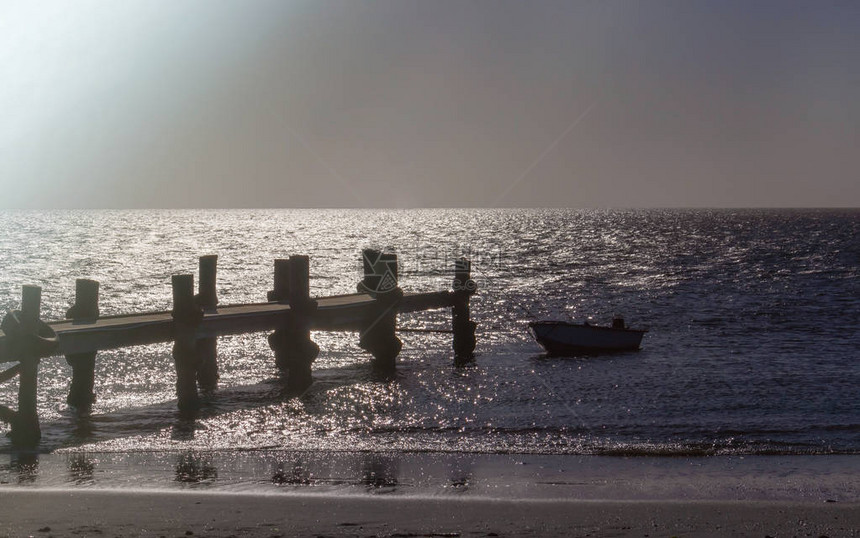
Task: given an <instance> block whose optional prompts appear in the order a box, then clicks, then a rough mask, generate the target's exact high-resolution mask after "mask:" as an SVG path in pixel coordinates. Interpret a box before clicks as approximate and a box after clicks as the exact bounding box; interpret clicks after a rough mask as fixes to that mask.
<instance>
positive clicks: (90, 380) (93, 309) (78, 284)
mask: <svg viewBox="0 0 860 538" xmlns="http://www.w3.org/2000/svg"><path fill="white" fill-rule="evenodd" d="M98 317H99V283H98V282H96V281H95V280H88V279H85V278H79V279H77V280H76V281H75V304H74V305H72V307H71V308H69V310H68V312H66V318H67V319H71V320H73V321H79V322H87V321H95V320H96V319H98ZM66 362H67V363H69V366H71V367H72V382H71V384H70V386H69V395H68V397H67V398H66V403H68V404H69V405H70V406H72V407H76V408H78V409H84V410H85V409H88V408H89V407H91V406H92V404H93V403H94V402H95V401H96V395H95V390H94V385H95V368H96V352H90V353H77V354H72V355H66Z"/></svg>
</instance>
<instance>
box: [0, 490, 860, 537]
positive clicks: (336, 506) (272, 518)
mask: <svg viewBox="0 0 860 538" xmlns="http://www.w3.org/2000/svg"><path fill="white" fill-rule="evenodd" d="M0 512H2V514H3V515H2V531H0V534H2V535H8V536H46V537H47V536H212V537H228V536H266V537H273V536H392V537H406V536H437V537H438V536H640V537H641V536H762V537H764V536H815V537H819V536H830V537H837V536H856V535H857V533H858V532H860V504H858V503H809V502H803V503H799V502H788V501H766V502H763V501H583V500H575V501H568V500H540V501H536V500H487V499H475V498H464V499H453V498H447V499H438V498H414V497H413V498H403V497H381V496H375V497H367V496H364V497H358V496H318V495H257V494H236V493H198V492H171V491H151V490H149V491H104V490H102V491H87V490H23V489H14V490H12V489H7V490H0Z"/></svg>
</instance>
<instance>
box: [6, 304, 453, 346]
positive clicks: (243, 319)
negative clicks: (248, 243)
mask: <svg viewBox="0 0 860 538" xmlns="http://www.w3.org/2000/svg"><path fill="white" fill-rule="evenodd" d="M376 301H377V299H375V298H373V297H371V296H370V295H367V294H363V293H359V294H352V295H339V296H333V297H322V298H319V299H317V302H318V308H317V309H316V311H315V312H314V313H313V314H312V320H311V329H312V330H319V331H358V330H360V329H361V327H362V323H363V321H364V320H365V319H366V317H367V316H368V315H370V314H371V313H372V312H373V305H374V304H375V303H376ZM452 301H453V294H452V292H450V291H438V292H430V293H409V294H405V295H404V296H403V298H402V299H401V300H400V301H399V302H398V303H397V306H396V308H397V311H398V312H400V313H408V312H418V311H421V310H432V309H437V308H446V307H450V306H452V304H453V303H452ZM289 311H290V306H289V304H287V303H286V302H271V303H255V304H241V305H227V306H218V307H216V308H214V309H211V310H208V311H207V312H206V313H205V314H204V316H203V319H202V321H201V322H200V324H199V325H198V327H197V334H196V337H197V338H211V337H215V336H221V335H228V334H241V333H249V332H259V331H270V330H274V329H276V328H278V327H279V326H281V325H282V323H283V318H284V316H286V315H287V313H288V312H289ZM49 325H50V326H51V328H53V329H54V331H56V333H57V338H58V340H59V347H58V348H57V349H56V350H55V352H54V353H53V354H54V355H73V354H78V353H91V352H94V351H99V350H103V349H116V348H121V347H127V346H135V345H144V344H154V343H159V342H172V341H173V340H174V336H175V335H174V320H173V317H172V316H171V313H170V312H149V313H144V314H130V315H121V316H104V317H101V318H98V319H95V320H81V321H73V320H64V321H56V322H52V323H49ZM16 360H18V357H12V356H10V354H9V353H8V351H7V346H6V335H5V334H3V332H2V331H0V363H3V362H10V361H16Z"/></svg>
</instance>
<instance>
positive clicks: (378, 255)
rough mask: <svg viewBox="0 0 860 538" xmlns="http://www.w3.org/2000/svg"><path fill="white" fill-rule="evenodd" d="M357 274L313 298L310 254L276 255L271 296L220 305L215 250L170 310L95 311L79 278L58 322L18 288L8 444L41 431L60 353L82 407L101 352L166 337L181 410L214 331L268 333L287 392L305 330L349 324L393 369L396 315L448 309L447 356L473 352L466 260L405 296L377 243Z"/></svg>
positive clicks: (303, 366)
mask: <svg viewBox="0 0 860 538" xmlns="http://www.w3.org/2000/svg"><path fill="white" fill-rule="evenodd" d="M362 260H363V267H364V278H363V279H362V281H361V282H360V283H359V284H358V293H355V294H350V295H335V296H329V297H319V298H311V297H310V292H309V290H310V287H309V281H310V270H309V259H308V257H307V256H291V257H290V258H289V259H281V260H275V273H274V287H273V289H272V290H271V291H269V293H268V296H267V298H268V301H266V302H260V303H252V304H236V305H223V306H222V305H219V304H218V299H217V289H216V264H217V257H216V256H203V257H201V258H200V276H199V280H198V282H199V288H198V293H197V294H195V293H194V276H193V275H174V276H173V277H172V282H171V283H172V288H173V310H171V311H163V312H144V313H135V314H128V315H119V316H104V317H100V316H99V310H98V289H99V284H98V282H95V281H93V280H87V279H79V280H78V281H77V282H76V289H75V291H76V296H75V304H74V305H73V306H72V307H71V308H70V309H69V311H68V313H67V315H66V318H67V319H65V320H58V321H53V322H45V321H43V320H41V319H40V316H39V309H40V304H41V288H39V287H37V286H24V287H23V291H22V301H21V309H20V310H15V311H12V312H9V313H8V314H7V315H6V316H5V318H4V319H3V322H2V325H0V329H2V330H0V363H5V362H13V361H17V364H15V365H14V366H12V367H10V368H8V369H6V370H5V371H2V372H0V382H6V381H10V380H12V379H14V378H15V377H18V378H19V388H18V409H17V410H13V409H11V408H10V407H7V406H3V405H0V420H3V421H6V422H8V423H10V425H11V432H10V433H11V437H12V442H13V443H14V444H15V445H17V446H22V447H32V446H36V445H37V444H38V442H39V439H40V437H41V430H40V427H39V417H38V413H37V410H36V394H37V390H38V381H37V379H38V364H39V361H40V360H42V359H45V358H48V357H53V356H60V355H62V356H64V357H65V358H66V360H67V361H68V363H69V364H70V365H71V367H72V379H71V383H70V389H69V396H68V399H67V403H68V404H69V405H70V406H73V407H76V408H79V409H85V408H88V407H89V406H91V405H92V403H93V402H94V401H95V389H94V371H95V361H96V355H97V353H98V352H99V351H102V350H108V349H116V348H122V347H128V346H136V345H144V344H153V343H164V342H173V358H174V364H175V375H176V395H177V398H178V405H179V408H180V409H182V410H193V409H196V408H197V406H198V405H199V396H198V389H200V390H210V391H211V390H214V389H215V388H216V387H217V382H218V361H217V338H218V337H219V336H223V335H230V334H240V333H251V332H267V331H272V332H271V333H270V334H269V336H268V340H269V345H270V347H271V348H272V350H273V352H274V355H275V363H276V364H277V366H278V368H279V369H280V370H281V371H282V372H283V373H284V375H286V377H287V386H288V388H289V389H290V390H291V391H292V392H294V393H295V392H301V391H302V390H304V389H306V388H307V387H308V386H309V385H310V384H311V383H312V382H313V378H312V371H311V364H312V363H313V361H314V359H316V357H317V355H318V353H319V347H318V346H317V345H316V344H315V343H314V342H313V340H311V337H310V331H312V330H317V331H319V330H321V331H353V332H357V333H358V334H359V345H360V346H361V348H362V349H364V350H366V351H368V352H369V353H370V354H371V355H372V356H373V361H372V364H373V367H374V369H377V370H380V371H393V370H394V369H395V367H396V358H397V355H398V354H399V353H400V349H401V347H402V343H401V342H400V339H399V338H397V334H396V332H397V314H398V313H408V312H417V311H423V310H433V309H441V308H451V311H452V316H451V320H452V322H451V330H450V332H451V333H452V334H453V351H454V361H455V363H457V364H463V363H466V362H469V361H471V360H472V359H473V356H474V349H475V323H474V322H473V321H471V319H470V314H469V299H470V297H471V295H472V294H473V293H474V292H475V283H474V281H473V280H472V279H471V266H470V263H469V261H468V260H467V259H465V258H460V259H459V260H456V262H455V268H454V279H453V285H452V289H451V290H444V291H434V292H426V293H404V292H403V291H402V290H401V289H400V287H399V283H398V266H397V256H396V255H395V254H392V253H386V252H380V251H377V250H371V249H368V250H365V251H363V252H362Z"/></svg>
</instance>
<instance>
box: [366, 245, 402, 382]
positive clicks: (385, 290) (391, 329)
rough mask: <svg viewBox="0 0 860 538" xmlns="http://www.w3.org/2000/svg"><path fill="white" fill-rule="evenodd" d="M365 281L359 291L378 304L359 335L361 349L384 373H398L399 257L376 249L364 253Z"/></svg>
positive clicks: (400, 294)
mask: <svg viewBox="0 0 860 538" xmlns="http://www.w3.org/2000/svg"><path fill="white" fill-rule="evenodd" d="M362 262H363V266H364V279H363V280H362V281H361V282H360V283H359V284H358V291H360V292H364V293H368V294H370V295H372V296H373V297H374V298H375V299H376V301H375V304H374V307H373V308H372V309H371V310H370V315H369V316H368V317H367V319H365V322H364V328H363V329H362V331H361V333H360V334H359V346H361V348H362V349H365V350H367V351H369V352H370V353H371V354H372V355H373V366H374V368H375V369H376V370H379V371H382V372H391V371H393V370H394V369H395V367H396V363H397V355H399V354H400V350H401V349H402V348H403V343H402V342H401V341H400V339H399V338H397V334H396V329H397V303H398V302H399V301H400V299H401V298H402V297H403V291H402V290H401V289H400V288H399V287H398V285H397V283H398V282H397V280H398V271H397V254H393V253H386V252H380V251H378V250H373V249H365V250H363V251H362Z"/></svg>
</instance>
